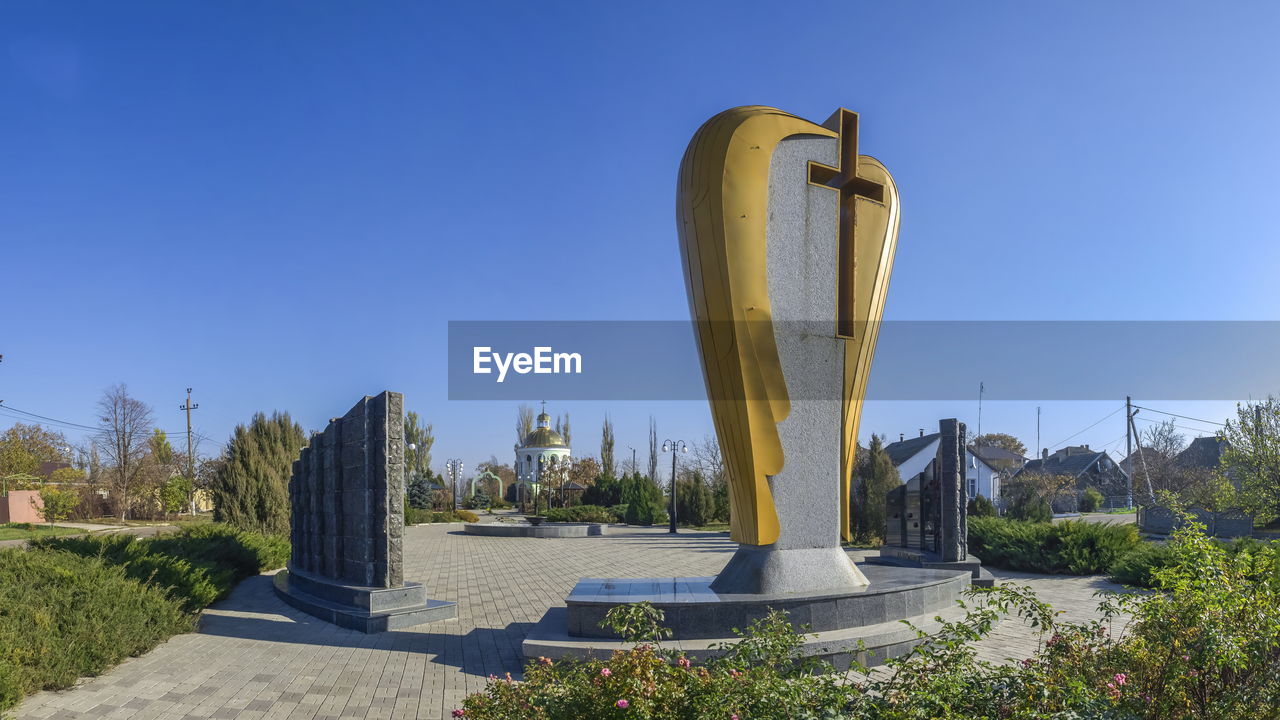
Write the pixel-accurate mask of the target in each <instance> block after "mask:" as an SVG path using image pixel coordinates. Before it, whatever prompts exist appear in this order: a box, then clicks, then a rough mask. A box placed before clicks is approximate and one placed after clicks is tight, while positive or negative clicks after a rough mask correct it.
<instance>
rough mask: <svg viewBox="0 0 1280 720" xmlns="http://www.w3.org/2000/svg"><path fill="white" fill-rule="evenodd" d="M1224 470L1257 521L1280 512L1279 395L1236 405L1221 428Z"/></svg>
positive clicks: (1263, 522) (1262, 520)
mask: <svg viewBox="0 0 1280 720" xmlns="http://www.w3.org/2000/svg"><path fill="white" fill-rule="evenodd" d="M1221 436H1222V438H1223V439H1225V440H1226V441H1227V442H1226V447H1225V448H1224V449H1223V452H1222V461H1221V462H1222V465H1221V467H1222V471H1223V473H1224V474H1225V475H1226V476H1227V477H1229V478H1231V479H1232V480H1233V481H1234V482H1235V483H1236V484H1237V485H1238V486H1239V488H1240V492H1239V503H1240V507H1241V508H1242V509H1244V510H1245V511H1246V512H1248V513H1249V514H1250V515H1252V516H1253V520H1254V522H1255V523H1258V524H1266V523H1269V522H1271V521H1272V520H1274V519H1275V518H1276V517H1277V516H1278V515H1280V512H1277V510H1278V509H1280V398H1276V397H1275V396H1274V395H1272V396H1268V397H1267V399H1266V400H1261V401H1258V402H1252V403H1244V404H1237V405H1236V417H1235V419H1234V420H1228V421H1227V424H1226V427H1224V428H1223V429H1222V435H1221Z"/></svg>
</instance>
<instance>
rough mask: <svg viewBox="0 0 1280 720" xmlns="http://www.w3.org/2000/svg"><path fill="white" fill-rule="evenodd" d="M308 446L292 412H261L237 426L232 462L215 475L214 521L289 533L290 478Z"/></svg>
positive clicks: (229, 449)
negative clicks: (246, 424)
mask: <svg viewBox="0 0 1280 720" xmlns="http://www.w3.org/2000/svg"><path fill="white" fill-rule="evenodd" d="M306 444H307V439H306V435H305V434H304V433H303V432H302V426H301V425H299V424H297V423H295V422H294V421H293V420H292V419H291V418H290V417H289V414H288V413H281V412H273V413H272V414H271V417H267V416H266V415H264V414H263V413H257V414H256V415H254V416H253V420H251V421H250V422H249V425H248V427H246V426H244V425H237V426H236V429H235V432H234V433H232V435H231V442H230V443H228V444H227V455H226V457H227V461H226V463H225V464H224V465H223V466H222V468H221V469H220V470H219V471H218V473H217V475H216V476H215V477H214V480H213V483H212V486H211V487H210V492H211V494H212V495H213V508H214V509H213V517H214V519H215V520H217V521H218V522H225V523H230V524H231V525H235V526H236V527H239V528H242V529H245V530H253V531H256V532H263V533H270V534H276V535H287V534H288V533H289V475H290V473H291V471H292V469H293V461H294V460H297V459H298V453H299V452H300V451H301V450H302V448H303V447H304V446H306Z"/></svg>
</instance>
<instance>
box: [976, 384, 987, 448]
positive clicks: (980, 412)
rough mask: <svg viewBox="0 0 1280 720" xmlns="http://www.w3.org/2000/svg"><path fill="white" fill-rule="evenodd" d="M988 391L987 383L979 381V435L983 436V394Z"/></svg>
mask: <svg viewBox="0 0 1280 720" xmlns="http://www.w3.org/2000/svg"><path fill="white" fill-rule="evenodd" d="M986 391H987V385H986V383H981V382H980V383H978V437H982V394H983V393H984V392H986Z"/></svg>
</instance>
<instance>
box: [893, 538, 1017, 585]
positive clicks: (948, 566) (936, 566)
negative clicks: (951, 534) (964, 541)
mask: <svg viewBox="0 0 1280 720" xmlns="http://www.w3.org/2000/svg"><path fill="white" fill-rule="evenodd" d="M867 562H870V563H877V564H881V565H893V566H896V567H917V568H927V569H930V570H963V571H965V572H968V573H970V575H971V576H972V577H973V586H974V587H994V586H995V584H996V579H995V578H994V577H993V576H992V575H991V573H990V572H989V571H987V569H986V568H984V567H982V561H981V560H979V559H978V558H976V557H974V556H972V555H966V556H965V559H964V560H951V561H948V560H943V559H942V558H941V557H940V556H939V555H938V554H937V553H931V552H928V551H927V550H916V549H914V548H903V547H888V546H886V547H882V548H880V556H879V557H870V558H867Z"/></svg>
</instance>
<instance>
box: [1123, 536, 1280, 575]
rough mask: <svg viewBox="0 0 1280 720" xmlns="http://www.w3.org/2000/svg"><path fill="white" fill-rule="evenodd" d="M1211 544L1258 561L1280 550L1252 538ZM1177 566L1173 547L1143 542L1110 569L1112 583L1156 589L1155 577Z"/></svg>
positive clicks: (1270, 543)
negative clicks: (1256, 558) (1260, 557)
mask: <svg viewBox="0 0 1280 720" xmlns="http://www.w3.org/2000/svg"><path fill="white" fill-rule="evenodd" d="M1212 542H1213V543H1214V544H1216V545H1217V547H1218V548H1219V549H1221V550H1222V552H1223V553H1224V554H1225V555H1226V556H1227V557H1229V558H1235V557H1237V556H1239V555H1242V554H1243V555H1247V556H1250V557H1257V556H1259V555H1261V554H1266V553H1272V552H1276V548H1280V545H1278V544H1277V543H1275V542H1269V541H1264V540H1257V539H1254V538H1251V537H1243V538H1236V539H1234V540H1214V541H1212ZM1176 564H1177V556H1176V554H1175V553H1174V551H1173V547H1172V546H1171V545H1168V544H1165V543H1156V542H1142V543H1139V544H1138V546H1137V547H1136V548H1134V549H1133V550H1130V551H1129V552H1127V553H1125V554H1124V555H1123V556H1122V557H1121V558H1120V559H1119V560H1117V561H1116V564H1115V565H1113V566H1112V568H1111V579H1112V580H1114V581H1116V582H1118V583H1124V584H1125V585H1133V586H1135V587H1156V576H1157V575H1158V574H1159V571H1160V570H1163V569H1165V568H1169V567H1173V566H1174V565H1176ZM1277 582H1280V575H1277Z"/></svg>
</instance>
